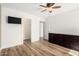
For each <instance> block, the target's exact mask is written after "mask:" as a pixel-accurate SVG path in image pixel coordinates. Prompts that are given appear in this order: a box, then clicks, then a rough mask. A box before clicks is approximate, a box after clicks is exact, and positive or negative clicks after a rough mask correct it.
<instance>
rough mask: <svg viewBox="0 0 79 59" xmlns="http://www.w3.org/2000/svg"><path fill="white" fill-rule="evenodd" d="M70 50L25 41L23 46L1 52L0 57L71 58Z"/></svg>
mask: <svg viewBox="0 0 79 59" xmlns="http://www.w3.org/2000/svg"><path fill="white" fill-rule="evenodd" d="M70 51H71V50H70V49H67V48H64V47H62V46H59V45H56V44H52V43H49V42H48V41H46V40H39V41H37V42H33V43H31V42H30V41H29V40H25V41H24V44H22V45H18V46H15V47H11V48H6V49H3V50H1V52H0V56H72V54H71V53H70Z"/></svg>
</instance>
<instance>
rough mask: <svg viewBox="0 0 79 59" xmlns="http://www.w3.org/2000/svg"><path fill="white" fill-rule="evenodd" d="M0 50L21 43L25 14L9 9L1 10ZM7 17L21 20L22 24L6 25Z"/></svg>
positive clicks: (3, 8)
mask: <svg viewBox="0 0 79 59" xmlns="http://www.w3.org/2000/svg"><path fill="white" fill-rule="evenodd" d="M1 12H2V14H1V48H8V47H11V46H16V45H18V44H22V43H23V39H24V33H23V20H24V19H25V18H24V16H25V14H24V13H22V12H19V11H17V10H13V9H10V8H5V7H2V8H1ZM7 16H14V17H19V18H22V24H8V23H7Z"/></svg>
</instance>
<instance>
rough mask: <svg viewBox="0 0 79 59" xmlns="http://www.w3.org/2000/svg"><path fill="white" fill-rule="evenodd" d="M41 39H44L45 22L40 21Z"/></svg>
mask: <svg viewBox="0 0 79 59" xmlns="http://www.w3.org/2000/svg"><path fill="white" fill-rule="evenodd" d="M39 32H40V39H41V40H43V39H44V22H40V31H39Z"/></svg>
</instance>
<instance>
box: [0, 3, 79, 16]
mask: <svg viewBox="0 0 79 59" xmlns="http://www.w3.org/2000/svg"><path fill="white" fill-rule="evenodd" d="M40 4H42V5H45V3H2V4H1V5H2V6H4V7H8V8H12V9H17V10H20V11H23V12H27V13H29V14H34V15H38V16H41V17H47V16H49V15H51V16H52V15H56V14H59V13H63V12H66V11H69V10H72V9H75V8H77V7H79V4H77V3H76V4H75V3H56V4H55V5H60V6H62V7H61V8H60V9H54V10H53V12H52V13H49V12H48V11H45V12H41V11H42V10H43V9H44V8H43V7H40V6H39V5H40Z"/></svg>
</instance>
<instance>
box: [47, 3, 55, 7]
mask: <svg viewBox="0 0 79 59" xmlns="http://www.w3.org/2000/svg"><path fill="white" fill-rule="evenodd" d="M54 4H55V3H47V7H51V6H53V5H54Z"/></svg>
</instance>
